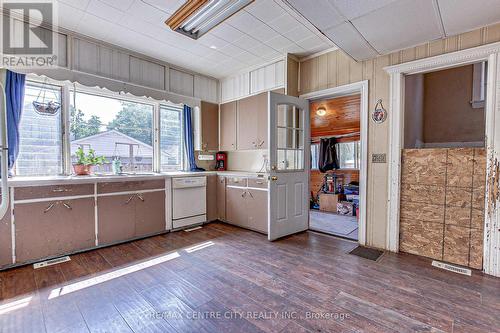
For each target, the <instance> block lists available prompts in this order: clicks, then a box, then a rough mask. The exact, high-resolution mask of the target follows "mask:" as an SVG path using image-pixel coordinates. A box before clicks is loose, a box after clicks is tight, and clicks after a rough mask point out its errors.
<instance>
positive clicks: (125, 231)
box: [97, 194, 135, 245]
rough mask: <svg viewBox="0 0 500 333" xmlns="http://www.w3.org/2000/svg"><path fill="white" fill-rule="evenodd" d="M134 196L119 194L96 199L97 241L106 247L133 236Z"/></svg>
mask: <svg viewBox="0 0 500 333" xmlns="http://www.w3.org/2000/svg"><path fill="white" fill-rule="evenodd" d="M134 199H135V194H120V195H110V196H104V197H99V198H98V199H97V223H98V231H97V239H98V241H99V245H106V244H111V243H116V242H120V241H124V240H126V239H130V238H133V237H134V235H135V202H134V201H133V200H134Z"/></svg>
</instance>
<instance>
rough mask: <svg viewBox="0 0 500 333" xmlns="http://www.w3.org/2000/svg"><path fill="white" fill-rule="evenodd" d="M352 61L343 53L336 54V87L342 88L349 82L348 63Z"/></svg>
mask: <svg viewBox="0 0 500 333" xmlns="http://www.w3.org/2000/svg"><path fill="white" fill-rule="evenodd" d="M351 61H354V60H352V59H351V58H349V56H348V55H346V54H345V53H344V52H339V54H337V85H339V86H343V85H345V84H348V83H350V82H349V63H350V62H351Z"/></svg>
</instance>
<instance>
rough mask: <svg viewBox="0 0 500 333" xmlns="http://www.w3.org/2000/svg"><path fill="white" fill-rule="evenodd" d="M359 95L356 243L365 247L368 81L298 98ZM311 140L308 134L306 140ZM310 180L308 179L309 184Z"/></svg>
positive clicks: (313, 98) (311, 99) (309, 98)
mask: <svg viewBox="0 0 500 333" xmlns="http://www.w3.org/2000/svg"><path fill="white" fill-rule="evenodd" d="M356 93H359V94H361V108H360V141H361V152H360V156H361V163H360V167H359V226H358V243H359V244H360V245H366V215H367V214H366V213H367V212H366V201H367V190H366V189H367V180H368V80H365V81H359V82H355V83H351V84H346V85H343V86H338V87H335V88H329V89H324V90H318V91H314V92H311V93H308V94H304V95H300V98H304V99H307V100H309V101H313V100H316V99H320V98H321V99H330V98H337V97H342V96H346V95H352V94H356ZM306 139H307V140H311V135H310V134H309V135H308V137H307V138H306ZM310 182H311V180H310V179H309V183H310Z"/></svg>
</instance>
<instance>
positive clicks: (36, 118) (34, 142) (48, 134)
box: [15, 82, 62, 176]
mask: <svg viewBox="0 0 500 333" xmlns="http://www.w3.org/2000/svg"><path fill="white" fill-rule="evenodd" d="M33 102H38V103H42V104H44V105H47V103H50V102H53V103H59V105H60V103H61V89H60V88H59V87H56V86H51V85H46V84H38V83H33V82H27V83H26V89H25V96H24V107H23V113H22V116H21V122H20V125H19V156H18V158H17V161H16V166H15V174H16V175H18V176H45V175H57V174H61V173H62V152H61V149H62V134H61V107H59V108H58V110H57V112H56V113H55V114H50V113H40V112H37V111H36V110H35V108H34V106H33ZM39 110H40V108H39Z"/></svg>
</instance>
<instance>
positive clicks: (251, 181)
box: [248, 178, 267, 188]
mask: <svg viewBox="0 0 500 333" xmlns="http://www.w3.org/2000/svg"><path fill="white" fill-rule="evenodd" d="M248 187H256V188H267V179H265V178H248Z"/></svg>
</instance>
